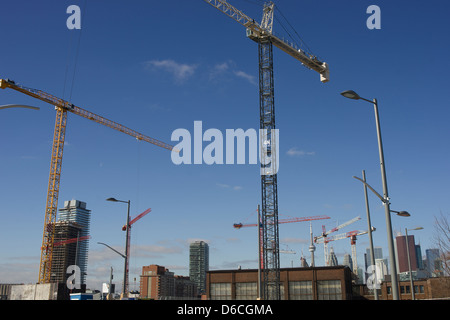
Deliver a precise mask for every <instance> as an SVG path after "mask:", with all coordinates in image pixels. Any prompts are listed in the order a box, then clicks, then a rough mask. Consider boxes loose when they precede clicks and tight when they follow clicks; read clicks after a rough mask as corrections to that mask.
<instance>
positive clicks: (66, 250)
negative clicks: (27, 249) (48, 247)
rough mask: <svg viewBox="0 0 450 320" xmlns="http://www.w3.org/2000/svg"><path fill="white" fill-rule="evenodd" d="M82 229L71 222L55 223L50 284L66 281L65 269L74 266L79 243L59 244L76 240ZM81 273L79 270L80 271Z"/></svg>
mask: <svg viewBox="0 0 450 320" xmlns="http://www.w3.org/2000/svg"><path fill="white" fill-rule="evenodd" d="M81 230H82V227H81V226H80V225H79V224H77V223H75V222H71V221H58V222H56V223H55V234H54V249H53V254H52V271H51V273H50V282H63V283H65V282H66V281H67V277H68V276H69V274H67V268H68V267H69V266H71V265H76V264H77V263H76V259H77V253H78V250H77V249H78V246H79V243H77V242H72V243H67V244H61V243H62V242H63V241H65V240H69V239H73V238H77V237H78V235H79V234H80V231H81ZM80 271H81V270H80Z"/></svg>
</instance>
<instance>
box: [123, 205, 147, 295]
mask: <svg viewBox="0 0 450 320" xmlns="http://www.w3.org/2000/svg"><path fill="white" fill-rule="evenodd" d="M150 211H152V209H151V208H148V209H147V210H145V211H144V212H142V213H141V214H139V215H137V216H136V217H135V218H134V219H133V220H131V221H130V222H128V228H127V225H124V226H123V227H122V231H127V229H128V232H127V240H126V243H127V248H126V253H127V256H126V258H125V259H126V266H125V270H126V271H125V272H126V277H125V281H126V283H125V292H123V293H122V294H123V295H124V296H125V297H127V296H128V274H129V269H128V265H129V261H130V238H131V226H132V225H133V224H134V223H135V222H137V221H138V220H139V219H141V218H142V217H144V216H145V215H146V214H147V213H149V212H150Z"/></svg>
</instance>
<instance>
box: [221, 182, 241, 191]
mask: <svg viewBox="0 0 450 320" xmlns="http://www.w3.org/2000/svg"><path fill="white" fill-rule="evenodd" d="M216 185H217V186H218V187H221V188H224V189H233V190H236V191H238V190H242V188H243V187H242V186H230V185H229V184H224V183H216Z"/></svg>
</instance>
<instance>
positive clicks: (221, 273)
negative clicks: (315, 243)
mask: <svg viewBox="0 0 450 320" xmlns="http://www.w3.org/2000/svg"><path fill="white" fill-rule="evenodd" d="M280 283H281V288H280V291H281V299H282V300H351V299H352V272H351V270H350V268H348V267H347V266H332V267H308V268H282V269H280ZM206 285H207V288H206V289H207V290H206V295H207V299H211V300H218V299H221V300H256V299H257V298H258V270H257V269H246V270H215V271H208V272H207V275H206Z"/></svg>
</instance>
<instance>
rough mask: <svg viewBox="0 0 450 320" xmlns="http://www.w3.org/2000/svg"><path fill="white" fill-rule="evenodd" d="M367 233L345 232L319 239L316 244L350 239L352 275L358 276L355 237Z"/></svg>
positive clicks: (358, 231) (357, 231)
mask: <svg viewBox="0 0 450 320" xmlns="http://www.w3.org/2000/svg"><path fill="white" fill-rule="evenodd" d="M375 230H376V228H375V227H372V231H375ZM366 233H369V231H367V230H366V231H360V230H354V231H349V232H345V233H341V234H338V235H335V236H331V237H327V238H321V239H319V240H318V242H317V243H322V242H323V243H328V242H331V241H336V240H342V239H346V238H350V244H351V246H352V262H353V266H352V267H353V273H354V274H355V275H357V274H358V263H357V261H356V237H357V236H361V235H363V234H366Z"/></svg>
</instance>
